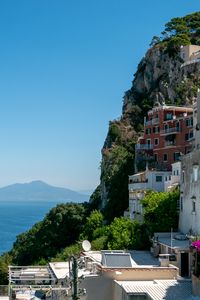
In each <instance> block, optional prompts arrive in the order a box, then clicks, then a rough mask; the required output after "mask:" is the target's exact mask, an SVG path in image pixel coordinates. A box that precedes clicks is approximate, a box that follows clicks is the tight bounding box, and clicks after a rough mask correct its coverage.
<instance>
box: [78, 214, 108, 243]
mask: <svg viewBox="0 0 200 300" xmlns="http://www.w3.org/2000/svg"><path fill="white" fill-rule="evenodd" d="M102 227H103V215H102V213H101V212H100V211H98V210H93V211H92V212H91V214H90V216H89V217H87V219H86V223H85V225H84V229H83V232H82V234H81V237H82V239H83V238H86V239H88V240H90V241H92V240H93V239H94V238H95V232H96V230H98V229H102Z"/></svg>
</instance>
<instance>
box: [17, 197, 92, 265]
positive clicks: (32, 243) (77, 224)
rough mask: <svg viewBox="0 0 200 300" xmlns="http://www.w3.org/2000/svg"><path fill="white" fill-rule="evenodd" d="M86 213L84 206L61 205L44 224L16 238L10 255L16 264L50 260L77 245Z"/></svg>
mask: <svg viewBox="0 0 200 300" xmlns="http://www.w3.org/2000/svg"><path fill="white" fill-rule="evenodd" d="M86 213H87V209H86V208H85V205H83V204H73V203H67V204H59V205H57V206H56V207H54V208H53V209H51V210H50V212H49V213H48V214H47V215H46V217H45V218H44V220H43V221H41V222H39V223H37V224H35V225H34V226H33V227H32V228H31V229H30V230H29V231H27V232H25V233H22V234H20V235H19V236H18V237H17V239H16V242H15V243H14V245H13V248H12V251H11V255H12V257H13V262H14V263H16V264H19V265H26V264H34V263H37V262H38V261H41V260H43V261H44V260H50V259H51V258H52V257H53V256H55V255H56V253H57V252H59V251H61V250H62V249H63V248H65V247H66V246H69V245H71V244H73V243H75V241H76V240H77V239H78V237H79V235H80V233H81V231H82V230H83V226H84V223H85V218H86V217H87V215H86Z"/></svg>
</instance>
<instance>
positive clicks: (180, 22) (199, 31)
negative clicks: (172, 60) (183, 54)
mask: <svg viewBox="0 0 200 300" xmlns="http://www.w3.org/2000/svg"><path fill="white" fill-rule="evenodd" d="M199 35H200V12H196V13H193V14H190V15H187V16H185V17H182V18H173V19H171V21H170V22H168V23H166V24H165V29H164V31H163V32H162V33H161V37H157V36H154V37H153V39H152V41H151V44H150V46H155V45H158V44H164V45H166V51H167V52H168V53H169V54H170V55H174V54H176V53H177V52H178V50H179V47H180V46H181V45H188V44H194V45H199V42H200V41H199Z"/></svg>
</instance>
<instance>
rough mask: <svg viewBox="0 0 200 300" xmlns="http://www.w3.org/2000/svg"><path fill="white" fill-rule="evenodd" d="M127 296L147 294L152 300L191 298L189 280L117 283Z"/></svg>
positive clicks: (190, 283)
mask: <svg viewBox="0 0 200 300" xmlns="http://www.w3.org/2000/svg"><path fill="white" fill-rule="evenodd" d="M115 283H116V284H118V285H119V286H121V287H122V289H123V290H124V291H125V292H126V293H127V294H129V295H133V294H147V295H149V296H150V297H151V299H153V300H160V299H165V300H183V299H190V298H188V297H190V296H192V282H191V280H154V281H117V280H115Z"/></svg>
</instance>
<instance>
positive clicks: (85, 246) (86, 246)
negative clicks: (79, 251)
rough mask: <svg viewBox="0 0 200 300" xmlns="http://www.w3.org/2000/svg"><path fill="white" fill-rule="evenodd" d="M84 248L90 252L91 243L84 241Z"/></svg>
mask: <svg viewBox="0 0 200 300" xmlns="http://www.w3.org/2000/svg"><path fill="white" fill-rule="evenodd" d="M82 248H83V250H84V251H90V249H91V244H90V242H89V241H88V240H84V241H83V242H82Z"/></svg>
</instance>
